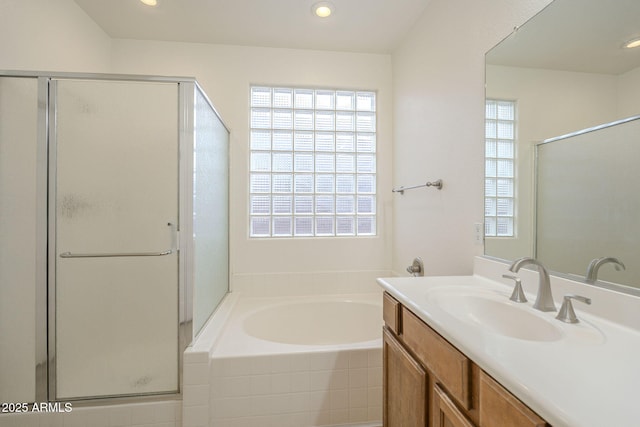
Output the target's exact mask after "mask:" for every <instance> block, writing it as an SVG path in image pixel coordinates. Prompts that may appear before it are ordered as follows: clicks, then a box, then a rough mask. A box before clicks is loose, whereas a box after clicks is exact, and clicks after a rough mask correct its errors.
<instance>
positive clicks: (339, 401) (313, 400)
mask: <svg viewBox="0 0 640 427" xmlns="http://www.w3.org/2000/svg"><path fill="white" fill-rule="evenodd" d="M232 299H233V301H232V303H231V305H232V307H231V308H228V307H227V310H226V316H225V317H226V319H225V321H224V325H223V326H222V327H220V328H219V333H217V334H216V339H215V342H214V344H213V346H212V348H211V351H210V354H209V362H210V369H209V407H208V410H209V425H210V426H212V427H233V426H243V427H252V426H256V427H258V426H259V427H263V426H278V427H286V426H289V427H307V426H308V427H312V426H328V425H333V426H337V425H350V426H352V425H353V426H380V425H381V424H382V423H381V419H382V322H383V321H382V296H381V294H380V293H379V292H377V293H372V294H350V295H333V296H327V295H322V296H297V297H278V298H274V297H251V296H243V295H234V296H233V298H232Z"/></svg>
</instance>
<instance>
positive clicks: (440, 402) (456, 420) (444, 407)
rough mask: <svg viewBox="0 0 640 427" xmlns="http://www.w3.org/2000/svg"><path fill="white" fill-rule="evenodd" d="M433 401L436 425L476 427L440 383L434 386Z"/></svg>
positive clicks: (434, 423) (434, 422) (440, 426)
mask: <svg viewBox="0 0 640 427" xmlns="http://www.w3.org/2000/svg"><path fill="white" fill-rule="evenodd" d="M433 401H434V405H433V408H434V414H433V425H434V427H475V425H474V424H473V423H472V422H471V421H469V419H468V418H467V417H466V416H465V415H464V414H463V413H462V412H461V411H460V410H459V409H458V408H457V407H456V405H455V404H454V403H453V400H451V398H450V397H449V396H448V395H447V394H446V393H445V392H444V390H442V388H440V386H439V385H438V384H436V385H435V386H434V387H433Z"/></svg>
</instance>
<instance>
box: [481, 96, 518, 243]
mask: <svg viewBox="0 0 640 427" xmlns="http://www.w3.org/2000/svg"><path fill="white" fill-rule="evenodd" d="M485 120H486V121H485V159H486V165H485V222H484V224H485V236H488V237H514V230H515V224H514V223H515V166H514V163H515V151H516V150H515V145H516V139H515V138H516V102H515V101H509V100H497V99H487V100H486V114H485Z"/></svg>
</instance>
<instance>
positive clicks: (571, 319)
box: [556, 294, 591, 323]
mask: <svg viewBox="0 0 640 427" xmlns="http://www.w3.org/2000/svg"><path fill="white" fill-rule="evenodd" d="M572 299H574V300H577V301H580V302H583V303H585V304H591V298H587V297H583V296H580V295H572V294H569V295H565V296H564V301H563V302H562V307H560V311H559V312H558V315H557V316H556V319H558V320H562V321H563V322H565V323H578V322H579V320H578V317H577V316H576V312H575V311H573V304H572V303H571V300H572Z"/></svg>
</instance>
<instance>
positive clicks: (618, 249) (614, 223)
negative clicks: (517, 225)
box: [536, 116, 640, 287]
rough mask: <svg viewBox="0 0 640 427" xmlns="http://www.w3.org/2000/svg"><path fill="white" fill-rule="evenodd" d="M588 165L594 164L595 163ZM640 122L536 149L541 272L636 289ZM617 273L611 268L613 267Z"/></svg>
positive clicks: (639, 280)
mask: <svg viewBox="0 0 640 427" xmlns="http://www.w3.org/2000/svg"><path fill="white" fill-rule="evenodd" d="M592 159H598V161H597V162H594V161H593V160H592ZM638 160H640V116H638V117H635V118H633V119H630V120H628V121H623V122H621V123H616V124H611V125H608V126H604V127H602V128H598V129H593V130H590V131H585V132H579V133H577V134H573V135H567V136H565V137H561V138H558V139H554V140H550V141H547V142H545V143H543V144H540V145H538V146H537V168H536V169H537V180H536V184H537V185H536V188H537V200H539V203H537V206H536V207H537V209H536V223H537V233H536V234H537V238H536V258H537V259H538V260H540V261H541V262H542V263H543V264H544V265H545V266H546V267H547V268H549V269H551V270H555V271H563V272H566V273H570V274H575V275H578V276H585V274H586V271H587V267H585V266H588V265H589V263H590V262H591V260H594V259H598V258H605V257H613V258H615V259H617V260H618V261H619V262H620V263H622V265H623V266H626V268H624V269H622V268H620V267H621V266H620V265H616V263H615V262H609V263H606V264H604V265H602V266H601V267H600V268H599V269H598V272H596V273H597V277H598V279H600V280H606V281H608V282H615V283H619V284H623V285H627V286H636V287H638V286H640V268H638V267H639V263H638V261H637V260H640V245H639V244H638V242H640V222H639V221H638V218H640V192H638V191H637V190H636V189H637V188H638V184H639V183H640V168H638ZM616 267H618V268H616Z"/></svg>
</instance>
